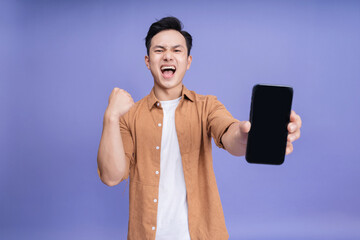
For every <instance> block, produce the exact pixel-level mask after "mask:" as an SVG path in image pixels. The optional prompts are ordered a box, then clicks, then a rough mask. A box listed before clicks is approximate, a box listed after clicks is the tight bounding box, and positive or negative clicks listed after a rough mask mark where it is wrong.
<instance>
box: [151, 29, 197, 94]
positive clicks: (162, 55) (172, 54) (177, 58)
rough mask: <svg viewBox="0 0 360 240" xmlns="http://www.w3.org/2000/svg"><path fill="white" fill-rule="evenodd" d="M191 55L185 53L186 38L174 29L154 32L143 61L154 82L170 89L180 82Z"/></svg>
mask: <svg viewBox="0 0 360 240" xmlns="http://www.w3.org/2000/svg"><path fill="white" fill-rule="evenodd" d="M191 60H192V57H191V56H188V55H187V47H186V40H185V38H184V36H183V35H181V33H179V32H178V31H175V30H165V31H161V32H159V33H158V34H156V35H155V36H154V37H153V38H152V40H151V45H150V49H149V56H145V63H146V66H147V68H148V69H150V71H151V74H152V75H153V77H154V84H155V85H157V86H158V87H160V88H163V89H172V88H175V87H178V86H179V84H182V79H183V78H184V75H185V72H186V70H188V69H189V68H190V64H191Z"/></svg>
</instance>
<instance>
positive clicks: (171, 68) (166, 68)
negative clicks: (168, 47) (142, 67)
mask: <svg viewBox="0 0 360 240" xmlns="http://www.w3.org/2000/svg"><path fill="white" fill-rule="evenodd" d="M161 70H162V71H165V70H175V67H174V66H163V67H161Z"/></svg>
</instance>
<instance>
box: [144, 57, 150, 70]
mask: <svg viewBox="0 0 360 240" xmlns="http://www.w3.org/2000/svg"><path fill="white" fill-rule="evenodd" d="M145 64H146V67H147V68H148V69H149V70H150V58H149V56H148V55H146V56H145Z"/></svg>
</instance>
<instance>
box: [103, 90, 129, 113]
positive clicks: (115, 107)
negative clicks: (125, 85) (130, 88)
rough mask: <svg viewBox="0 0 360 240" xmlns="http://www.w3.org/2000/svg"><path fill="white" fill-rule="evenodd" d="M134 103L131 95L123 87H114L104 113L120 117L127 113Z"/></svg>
mask: <svg viewBox="0 0 360 240" xmlns="http://www.w3.org/2000/svg"><path fill="white" fill-rule="evenodd" d="M133 105H134V100H133V99H132V97H131V95H130V94H129V93H128V92H127V91H125V90H124V89H120V88H117V87H116V88H114V89H113V90H112V92H111V94H110V97H109V105H108V107H107V108H106V113H107V114H108V115H109V116H111V117H115V118H120V117H121V116H122V115H124V114H125V113H127V111H129V109H130V108H131V107H132V106H133Z"/></svg>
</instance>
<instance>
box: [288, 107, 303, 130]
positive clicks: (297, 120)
mask: <svg viewBox="0 0 360 240" xmlns="http://www.w3.org/2000/svg"><path fill="white" fill-rule="evenodd" d="M290 122H294V123H296V125H297V127H298V128H301V125H302V121H301V117H300V116H299V115H298V114H296V112H295V111H294V110H291V114H290Z"/></svg>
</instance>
